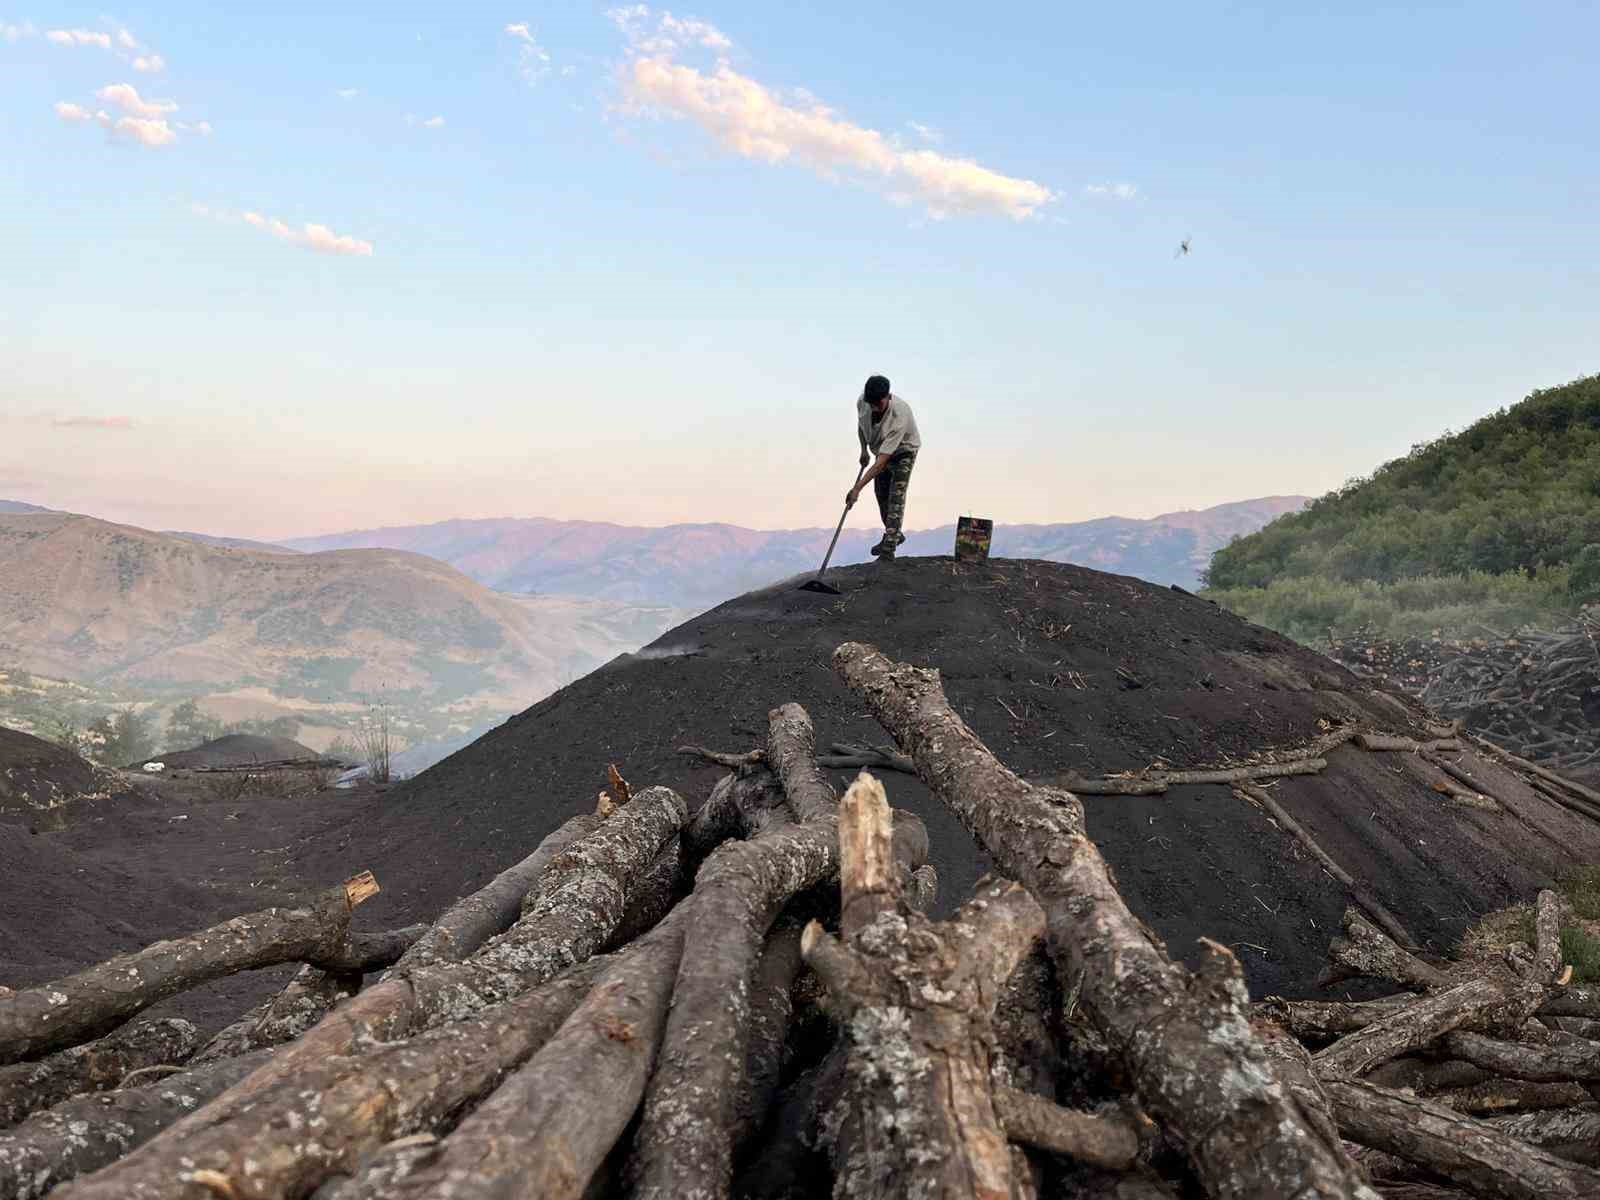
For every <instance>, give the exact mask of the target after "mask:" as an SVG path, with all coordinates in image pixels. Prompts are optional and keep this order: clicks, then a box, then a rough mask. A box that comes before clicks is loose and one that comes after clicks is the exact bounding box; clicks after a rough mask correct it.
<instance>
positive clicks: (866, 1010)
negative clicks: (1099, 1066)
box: [801, 774, 1137, 1200]
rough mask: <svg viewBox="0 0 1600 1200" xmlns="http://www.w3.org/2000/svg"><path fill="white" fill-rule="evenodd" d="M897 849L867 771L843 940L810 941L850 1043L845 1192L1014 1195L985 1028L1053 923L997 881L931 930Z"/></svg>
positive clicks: (1050, 1129) (843, 1117)
mask: <svg viewBox="0 0 1600 1200" xmlns="http://www.w3.org/2000/svg"><path fill="white" fill-rule="evenodd" d="M891 844H892V837H891V834H890V813H889V803H888V798H887V797H886V796H885V795H884V792H883V787H882V785H881V784H879V783H878V782H877V781H876V780H875V779H873V778H872V777H871V776H870V775H865V774H863V775H862V776H861V777H860V778H859V779H857V780H856V782H855V783H854V784H852V785H851V787H850V791H849V793H848V794H847V795H846V796H845V799H844V802H843V804H842V805H841V809H840V826H839V856H840V864H839V867H840V880H841V890H842V896H843V898H842V905H841V914H842V916H841V922H840V929H841V934H842V936H843V938H844V940H843V941H842V942H841V941H836V940H835V939H834V938H833V937H831V936H830V935H829V934H827V933H825V932H824V931H823V929H822V926H821V925H820V924H818V923H817V922H815V921H813V922H812V923H811V924H810V925H808V926H807V927H806V930H805V934H804V936H803V938H802V941H801V951H802V953H803V954H804V955H805V959H806V962H807V963H808V964H810V966H811V967H812V969H814V970H815V971H816V972H817V973H818V975H819V976H821V978H822V980H823V981H824V983H826V984H827V987H828V993H829V996H830V997H831V1000H832V1004H833V1006H834V1008H835V1010H836V1011H837V1012H838V1014H839V1015H840V1018H841V1022H842V1024H843V1026H844V1029H845V1037H846V1040H847V1046H848V1068H847V1072H846V1077H847V1082H846V1087H845V1093H844V1095H843V1097H842V1098H841V1099H840V1101H839V1104H838V1106H837V1108H836V1110H835V1111H836V1114H837V1116H836V1124H835V1126H834V1128H836V1129H837V1131H838V1132H837V1135H836V1138H835V1143H834V1144H835V1150H834V1158H835V1167H836V1169H837V1171H838V1173H839V1176H840V1180H841V1187H842V1188H843V1189H844V1191H845V1192H847V1193H848V1194H849V1195H851V1196H854V1197H860V1198H862V1200H866V1198H869V1197H874V1196H882V1197H893V1196H900V1195H902V1194H903V1185H904V1184H905V1183H906V1181H908V1180H911V1179H915V1180H916V1181H917V1185H918V1188H919V1190H920V1192H921V1194H924V1195H926V1196H929V1197H947V1198H951V1200H953V1198H956V1197H1001V1196H1007V1195H1010V1194H1011V1192H1012V1187H1011V1185H1012V1157H1011V1153H1010V1150H1009V1148H1008V1146H1007V1143H1006V1137H1005V1133H1004V1131H1003V1130H1002V1129H1001V1127H1000V1123H999V1118H998V1117H997V1115H996V1112H995V1102H994V1097H993V1085H992V1081H991V1074H990V1063H991V1062H992V1061H993V1059H994V1057H995V1053H996V1047H995V1043H994V1033H993V1029H992V1026H991V1023H990V1022H991V1016H992V1013H993V1011H994V1006H995V1003H996V1001H997V1000H998V999H999V995H1000V989H1001V986H1002V985H1003V984H1004V982H1005V980H1006V978H1007V977H1009V975H1010V974H1011V972H1012V970H1013V969H1014V968H1015V967H1016V964H1017V963H1018V962H1019V961H1020V960H1021V959H1022V958H1023V957H1024V956H1025V955H1026V954H1027V952H1028V950H1029V949H1030V948H1031V947H1032V946H1033V944H1034V943H1035V942H1036V941H1037V939H1038V938H1039V936H1040V935H1041V934H1042V933H1043V931H1044V914H1043V912H1041V911H1040V909H1039V906H1038V904H1036V903H1035V902H1034V900H1033V898H1032V897H1031V896H1029V895H1028V893H1027V892H1026V891H1025V890H1023V889H1022V888H1020V887H1018V886H1017V885H1016V884H1008V883H1001V882H989V883H985V884H980V886H979V891H978V895H977V896H976V897H975V898H974V899H973V900H971V901H969V902H968V903H967V904H966V905H964V906H963V907H962V908H961V910H960V911H959V912H958V913H957V914H956V916H955V917H954V918H953V919H952V920H950V921H948V922H944V923H941V924H938V925H935V924H933V923H931V922H929V921H928V920H927V919H926V918H925V917H923V916H921V915H920V914H918V913H914V912H911V911H910V910H909V909H908V908H907V907H906V906H905V905H904V904H903V903H902V902H901V900H900V896H899V890H898V886H897V884H896V881H895V876H896V872H895V864H894V856H893V852H892V850H891ZM1041 1103H1044V1102H1043V1101H1041ZM1051 1107H1052V1108H1053V1106H1051ZM1018 1118H1019V1123H1027V1124H1029V1126H1030V1129H1031V1130H1032V1132H1034V1133H1035V1135H1036V1136H1039V1137H1040V1138H1041V1139H1043V1138H1047V1137H1051V1136H1057V1135H1059V1137H1060V1139H1061V1140H1063V1141H1068V1140H1074V1139H1073V1138H1072V1137H1071V1135H1070V1134H1069V1132H1068V1130H1067V1126H1068V1125H1070V1124H1071V1121H1072V1118H1071V1117H1069V1116H1067V1115H1065V1114H1061V1115H1059V1116H1058V1115H1056V1114H1053V1113H1050V1114H1046V1115H1043V1116H1042V1115H1041V1114H1039V1113H1038V1112H1037V1111H1034V1110H1031V1109H1030V1110H1028V1111H1027V1112H1025V1113H1024V1112H1021V1111H1019V1112H1018ZM1076 1132H1077V1133H1078V1134H1079V1135H1080V1136H1079V1137H1078V1138H1077V1139H1076V1141H1078V1142H1081V1143H1083V1144H1084V1145H1085V1146H1086V1147H1091V1144H1092V1147H1091V1148H1094V1149H1098V1150H1099V1151H1100V1152H1102V1153H1106V1154H1111V1153H1114V1150H1115V1149H1116V1147H1114V1146H1111V1145H1109V1144H1106V1145H1102V1144H1101V1143H1100V1142H1097V1141H1096V1140H1095V1139H1094V1138H1093V1137H1092V1136H1091V1135H1089V1133H1088V1131H1087V1130H1086V1129H1085V1128H1084V1127H1081V1126H1080V1127H1079V1128H1078V1129H1077V1131H1076ZM1093 1132H1094V1133H1096V1134H1102V1135H1103V1134H1105V1130H1104V1129H1101V1128H1100V1127H1096V1129H1095V1130H1094V1131H1093ZM1102 1140H1104V1139H1102ZM1134 1148H1135V1150H1136V1149H1137V1139H1135V1147H1134Z"/></svg>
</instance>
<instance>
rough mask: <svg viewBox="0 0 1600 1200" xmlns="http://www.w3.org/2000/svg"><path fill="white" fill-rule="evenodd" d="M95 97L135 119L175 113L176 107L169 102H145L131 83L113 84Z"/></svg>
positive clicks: (101, 90)
mask: <svg viewBox="0 0 1600 1200" xmlns="http://www.w3.org/2000/svg"><path fill="white" fill-rule="evenodd" d="M95 95H96V96H97V97H98V98H99V99H101V100H105V101H108V102H110V103H112V104H115V105H116V106H117V107H118V108H120V109H122V111H123V112H126V113H132V114H133V115H134V116H136V117H160V116H162V115H163V114H165V113H170V112H177V111H178V106H177V105H176V104H174V103H173V102H172V101H171V100H146V99H144V98H143V97H142V96H140V95H139V92H138V89H137V88H135V87H134V86H133V84H131V83H113V84H108V85H107V86H106V87H103V88H101V89H100V90H99V91H98V92H96V93H95Z"/></svg>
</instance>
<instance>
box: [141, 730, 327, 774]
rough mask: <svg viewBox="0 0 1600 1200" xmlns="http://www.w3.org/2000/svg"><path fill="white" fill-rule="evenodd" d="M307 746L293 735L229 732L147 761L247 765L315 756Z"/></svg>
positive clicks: (230, 765)
mask: <svg viewBox="0 0 1600 1200" xmlns="http://www.w3.org/2000/svg"><path fill="white" fill-rule="evenodd" d="M316 757H317V752H316V751H315V750H313V749H312V748H311V747H310V746H302V745H301V744H300V743H299V742H297V741H295V740H294V739H293V738H281V737H260V736H258V735H256V734H253V733H230V734H227V735H225V736H223V737H219V738H214V739H213V740H211V741H209V742H207V743H206V744H205V745H203V746H196V747H195V748H194V749H192V750H179V751H177V752H176V753H173V754H162V755H159V756H157V758H155V759H153V760H151V761H153V762H163V763H165V764H166V765H167V767H168V768H169V769H170V768H173V767H179V768H183V767H248V766H253V765H254V764H256V763H270V762H284V761H288V760H293V759H303V758H316Z"/></svg>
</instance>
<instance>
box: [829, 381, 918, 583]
mask: <svg viewBox="0 0 1600 1200" xmlns="http://www.w3.org/2000/svg"><path fill="white" fill-rule="evenodd" d="M856 436H857V437H858V438H859V439H860V441H861V465H862V466H863V467H866V470H865V472H863V473H862V476H861V478H860V479H858V480H857V481H856V485H855V487H853V488H851V489H850V492H849V494H848V495H847V496H845V498H844V503H845V507H846V508H850V507H853V506H854V504H855V502H856V501H857V500H858V499H860V498H861V489H862V488H864V487H866V486H867V483H868V482H869V481H870V482H871V484H872V490H873V492H874V493H875V494H876V495H877V497H878V514H879V515H880V516H881V517H882V518H883V540H882V541H881V542H879V543H878V544H877V545H876V546H874V547H873V548H872V553H874V554H876V555H877V556H878V558H879V559H890V558H893V557H894V552H895V551H896V550H897V549H899V547H900V543H901V542H903V541H905V540H906V535H905V534H903V533H901V532H900V527H901V526H902V525H904V524H905V519H906V488H907V487H908V486H910V484H911V468H912V467H913V466H915V465H916V462H917V451H918V450H920V449H922V435H921V434H919V433H918V432H917V419H916V417H914V416H912V415H911V406H910V405H909V404H907V403H906V402H905V401H904V400H902V399H900V397H899V396H896V395H895V394H894V393H893V392H891V391H890V390H889V381H888V380H887V379H885V378H884V377H883V376H882V375H874V376H873V377H872V378H871V379H868V380H867V386H866V387H865V388H863V389H862V391H861V399H859V400H857V401H856ZM869 451H870V452H871V453H869ZM873 454H876V455H877V458H876V459H873V457H872V455H873ZM869 462H870V463H871V464H872V465H871V466H867V464H868V463H869Z"/></svg>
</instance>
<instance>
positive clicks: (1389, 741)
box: [1355, 733, 1466, 754]
mask: <svg viewBox="0 0 1600 1200" xmlns="http://www.w3.org/2000/svg"><path fill="white" fill-rule="evenodd" d="M1355 741H1356V745H1358V746H1360V747H1361V748H1362V749H1363V750H1371V751H1374V752H1379V751H1386V750H1387V751H1405V752H1409V753H1412V754H1418V753H1422V752H1424V751H1432V752H1434V753H1443V754H1454V753H1456V752H1457V751H1460V750H1464V749H1466V747H1464V746H1463V745H1462V744H1461V743H1460V741H1458V740H1457V739H1455V738H1453V737H1449V738H1435V739H1433V740H1432V741H1428V742H1419V741H1417V739H1416V738H1408V737H1396V736H1395V735H1393V734H1388V733H1358V734H1356V738H1355Z"/></svg>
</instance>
